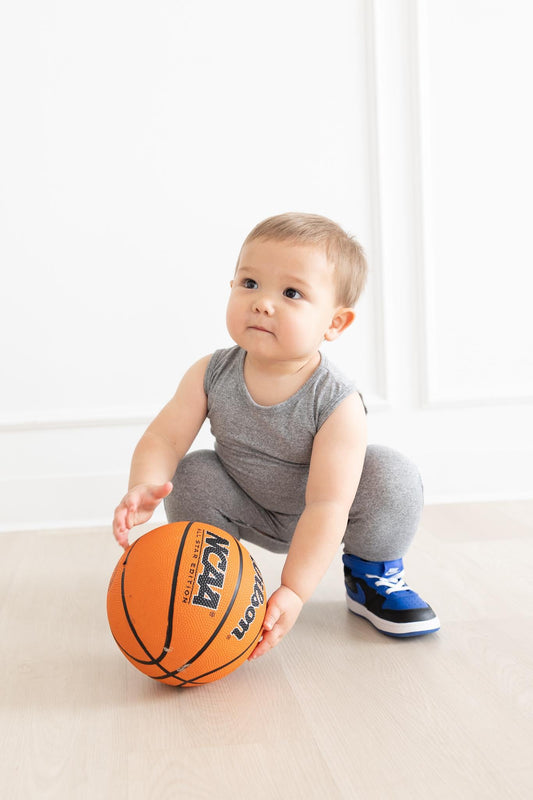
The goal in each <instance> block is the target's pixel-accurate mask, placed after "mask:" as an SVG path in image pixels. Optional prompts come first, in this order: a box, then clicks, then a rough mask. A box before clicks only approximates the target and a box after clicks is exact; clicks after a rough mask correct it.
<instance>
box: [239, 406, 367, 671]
mask: <svg viewBox="0 0 533 800" xmlns="http://www.w3.org/2000/svg"><path fill="white" fill-rule="evenodd" d="M365 451H366V418H365V412H364V408H363V404H362V402H361V399H360V397H359V395H350V396H349V397H347V398H346V400H343V402H342V403H341V404H340V405H339V406H338V407H337V408H336V409H335V411H334V412H333V414H331V416H330V417H328V419H327V420H326V422H325V423H324V424H323V425H322V427H321V428H320V430H319V432H318V433H317V435H316V437H315V441H314V443H313V452H312V456H311V464H310V467H309V478H308V482H307V488H306V505H305V509H304V511H303V513H302V515H301V517H300V519H299V520H298V525H297V526H296V530H295V532H294V536H293V539H292V542H291V546H290V549H289V552H288V554H287V558H286V560H285V565H284V568H283V572H282V575H281V586H280V587H279V589H277V590H276V591H275V592H274V594H273V595H272V596H271V597H270V599H269V601H268V606H267V611H266V616H265V622H264V629H265V631H264V635H263V639H262V641H261V642H260V644H259V645H258V646H257V647H256V649H255V650H254V652H253V654H252V658H257V656H261V655H263V654H264V653H266V652H267V651H268V650H270V648H271V647H274V646H275V645H276V644H278V642H279V641H280V639H281V638H282V637H283V636H285V634H286V633H288V631H289V630H290V629H291V628H292V626H293V625H294V623H295V622H296V619H297V618H298V615H299V614H300V611H301V609H302V606H303V604H304V603H305V602H306V601H307V600H308V599H309V598H310V596H311V595H312V593H313V592H314V590H315V589H316V587H317V586H318V584H319V583H320V581H321V579H322V577H323V576H324V574H325V572H326V571H327V569H328V567H329V565H330V564H331V561H332V560H333V557H334V555H335V553H336V552H337V550H338V547H339V545H340V543H341V542H342V539H343V536H344V533H345V531H346V525H347V523H348V514H349V512H350V508H351V506H352V503H353V500H354V497H355V493H356V491H357V487H358V485H359V480H360V477H361V472H362V470H363V462H364V458H365Z"/></svg>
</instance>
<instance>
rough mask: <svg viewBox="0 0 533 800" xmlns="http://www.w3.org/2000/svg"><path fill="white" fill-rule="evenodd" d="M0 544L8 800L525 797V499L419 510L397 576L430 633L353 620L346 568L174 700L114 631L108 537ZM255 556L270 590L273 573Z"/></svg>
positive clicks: (529, 717)
mask: <svg viewBox="0 0 533 800" xmlns="http://www.w3.org/2000/svg"><path fill="white" fill-rule="evenodd" d="M0 545H1V553H2V557H1V560H0V630H1V652H0V661H1V674H2V680H1V682H0V698H1V700H0V714H1V718H0V719H1V727H0V765H1V770H0V785H1V786H2V787H3V788H2V789H0V794H1V796H2V797H5V798H7V799H8V800H11V798H14V799H15V800H18V799H19V798H24V799H25V798H30V800H32V798H69V800H70V799H71V798H72V799H74V800H76V798H91V799H92V798H104V799H105V798H113V800H120V799H121V798H128V800H150V799H151V798H157V800H166V799H167V798H172V799H174V798H186V799H188V798H191V800H196V798H198V799H200V798H205V799H206V800H214V799H218V798H221V799H222V800H224V799H225V798H235V799H236V800H240V798H254V800H260V799H261V798H265V800H266V799H267V798H268V800H273V799H275V798H283V800H285V798H287V800H295V799H296V800H297V798H305V799H306V800H312V799H313V798H326V799H327V800H329V798H361V799H362V800H381V799H382V798H383V799H384V800H385V798H387V799H388V798H391V797H394V798H399V799H400V800H403V798H431V800H435V799H436V798H445V799H446V800H449V799H451V798H460V800H462V799H463V798H465V799H466V800H470V798H483V799H486V798H497V799H498V800H500V799H501V798H532V797H533V641H532V631H533V585H532V577H531V576H532V575H533V567H532V565H533V500H532V501H529V502H528V501H523V502H508V503H492V504H486V505H455V506H432V507H428V508H427V509H426V510H425V512H424V517H423V522H422V526H421V530H420V533H419V535H418V539H417V541H416V543H415V545H414V546H413V548H412V551H411V553H410V556H409V558H408V559H407V573H406V574H407V579H408V581H409V583H410V584H411V585H412V586H413V587H414V588H416V589H417V591H419V592H420V593H421V594H422V596H423V597H425V598H426V599H427V600H428V601H429V602H430V603H431V604H432V605H433V606H434V608H435V609H436V610H437V612H438V614H439V616H440V619H441V622H442V629H441V631H440V632H439V633H438V634H434V635H432V636H427V637H421V638H417V639H408V640H395V639H390V638H387V637H385V636H382V635H381V634H379V633H377V632H376V631H375V630H374V629H373V628H372V627H371V626H370V625H369V624H368V623H366V622H365V621H364V620H361V619H359V618H357V617H355V616H354V615H352V614H349V613H348V612H347V611H346V609H345V606H344V596H343V587H342V578H341V566H340V563H339V561H338V560H337V561H336V563H335V564H334V565H333V566H332V568H331V569H330V572H329V573H328V575H327V576H326V579H325V580H324V582H323V584H322V585H321V586H320V587H319V590H318V591H317V592H316V594H315V596H314V598H313V599H312V600H311V601H310V602H309V603H308V605H307V606H306V607H305V608H304V610H303V612H302V615H301V617H300V619H299V621H298V623H297V626H296V627H295V628H294V629H293V631H292V633H291V634H290V636H288V637H287V638H286V640H285V641H284V642H283V643H282V644H281V645H280V646H279V647H278V648H277V649H276V650H274V651H273V652H272V653H271V654H270V655H268V656H266V657H265V658H263V659H259V660H258V661H257V662H255V663H253V664H245V665H244V666H243V667H241V668H240V669H239V670H238V671H237V672H235V673H233V674H232V675H231V676H229V677H227V678H225V679H222V680H221V681H219V682H218V683H213V684H211V685H210V686H206V687H199V688H193V689H188V690H184V691H178V690H175V689H172V688H170V687H166V686H161V685H159V684H157V683H155V682H154V681H151V680H150V679H148V678H145V677H144V676H143V675H141V674H140V673H138V672H137V671H136V670H135V669H134V668H133V667H131V666H130V665H129V664H128V663H127V662H126V661H125V659H124V658H123V656H122V655H121V654H120V652H119V651H118V649H117V647H116V645H115V643H114V641H113V640H112V638H111V636H110V634H109V632H108V628H107V620H106V614H105V596H106V590H107V583H108V580H109V576H110V574H111V572H112V569H113V567H114V564H115V562H116V561H117V560H118V557H119V555H120V551H119V548H118V546H117V545H116V544H115V543H114V541H113V540H112V538H111V534H110V532H109V531H103V530H94V531H85V532H83V533H82V532H79V531H78V532H68V533H65V532H62V533H44V532H43V533H28V534H21V533H18V534H12V535H11V534H6V535H3V536H2V537H1V538H0ZM250 549H251V550H253V553H254V556H255V557H256V559H257V560H258V563H259V564H260V566H261V568H262V571H263V574H264V577H265V579H266V581H267V586H268V587H270V588H271V589H273V588H275V587H276V585H277V580H278V577H279V573H280V569H281V565H282V557H281V556H273V555H272V554H269V553H265V552H264V551H261V550H259V549H257V548H250Z"/></svg>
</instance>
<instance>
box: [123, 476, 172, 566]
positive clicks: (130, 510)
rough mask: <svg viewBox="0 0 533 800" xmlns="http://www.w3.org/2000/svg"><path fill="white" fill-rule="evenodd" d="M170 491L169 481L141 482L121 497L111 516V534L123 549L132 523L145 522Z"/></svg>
mask: <svg viewBox="0 0 533 800" xmlns="http://www.w3.org/2000/svg"><path fill="white" fill-rule="evenodd" d="M171 491H172V484H171V483H170V481H167V483H163V484H162V485H161V486H156V485H150V484H146V483H142V484H140V485H139V486H134V487H133V488H132V489H130V491H129V492H128V494H127V495H125V496H124V497H123V498H122V500H121V501H120V503H119V505H118V506H117V507H116V509H115V516H114V517H113V535H114V537H115V539H116V540H117V542H118V543H119V544H120V545H121V546H122V547H123V548H124V550H125V549H126V548H127V547H128V531H129V530H130V529H131V528H133V526H134V525H140V524H141V523H142V522H147V521H148V520H149V519H150V517H151V516H152V514H153V512H154V509H155V508H156V507H157V506H158V505H159V503H160V502H161V500H163V498H164V497H166V496H167V495H169V494H170V492H171Z"/></svg>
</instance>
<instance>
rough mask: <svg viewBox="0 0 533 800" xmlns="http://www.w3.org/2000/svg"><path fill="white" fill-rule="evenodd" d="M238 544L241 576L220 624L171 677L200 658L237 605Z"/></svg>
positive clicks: (240, 549) (239, 546)
mask: <svg viewBox="0 0 533 800" xmlns="http://www.w3.org/2000/svg"><path fill="white" fill-rule="evenodd" d="M236 544H237V546H238V548H239V576H238V578H237V581H236V585H235V589H234V590H233V597H232V598H231V600H230V602H229V605H228V607H227V609H226V611H225V612H224V616H223V617H222V619H221V620H220V622H219V624H218V625H217V627H216V628H215V630H214V631H213V633H212V634H211V636H210V637H209V639H208V640H207V642H206V643H205V644H204V645H203V646H202V647H201V648H200V650H198V652H197V653H196V654H195V655H194V656H193V657H192V658H188V659H187V661H185V663H184V664H183V666H181V667H179V668H178V669H175V670H172V672H171V673H170V676H171V677H175V676H176V675H177V674H178V672H181V671H182V670H183V669H185V668H186V667H190V665H191V664H193V663H194V662H195V661H196V659H197V658H199V657H200V656H201V655H202V653H203V652H205V650H207V648H208V647H209V645H210V644H211V642H212V641H213V640H214V639H215V638H216V637H217V636H218V634H219V632H220V629H221V628H222V626H223V625H224V623H225V622H226V620H227V618H228V616H229V613H230V611H231V609H232V608H233V606H234V605H235V600H236V599H237V594H238V592H239V589H240V586H241V581H242V569H243V560H244V559H243V554H242V547H241V545H240V544H239V541H238V540H236ZM156 680H157V678H156Z"/></svg>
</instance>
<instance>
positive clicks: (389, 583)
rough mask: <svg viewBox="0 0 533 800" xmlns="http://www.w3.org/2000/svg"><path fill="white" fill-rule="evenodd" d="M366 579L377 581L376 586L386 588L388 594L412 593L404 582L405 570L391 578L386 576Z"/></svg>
mask: <svg viewBox="0 0 533 800" xmlns="http://www.w3.org/2000/svg"><path fill="white" fill-rule="evenodd" d="M365 577H366V578H371V579H372V580H373V581H376V586H386V587H387V594H392V592H410V591H411V589H410V588H409V586H408V585H407V584H406V582H405V580H404V577H403V570H402V571H401V572H398V573H397V574H396V575H392V576H391V577H390V578H386V577H385V575H365Z"/></svg>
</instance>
